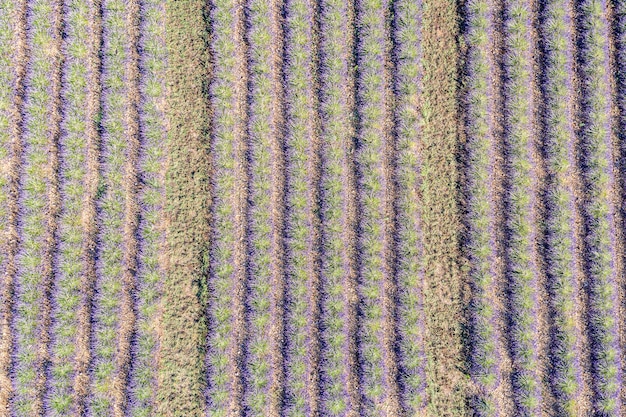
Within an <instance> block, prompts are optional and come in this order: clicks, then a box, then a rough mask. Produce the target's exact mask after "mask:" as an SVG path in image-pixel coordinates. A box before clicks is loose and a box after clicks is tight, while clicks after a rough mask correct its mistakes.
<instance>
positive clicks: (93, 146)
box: [74, 0, 102, 416]
mask: <svg viewBox="0 0 626 417" xmlns="http://www.w3.org/2000/svg"><path fill="white" fill-rule="evenodd" d="M89 23H90V37H89V41H88V42H89V43H88V44H89V46H88V48H89V51H88V57H89V58H88V68H87V71H88V79H87V89H88V92H87V103H86V107H87V120H86V129H85V130H86V136H87V138H86V139H87V146H88V149H87V176H86V180H85V190H86V192H85V205H84V209H83V213H82V223H83V233H84V240H83V247H82V256H83V262H84V270H83V274H82V275H81V282H80V288H81V302H80V307H79V311H78V330H77V336H76V357H75V362H76V364H75V366H76V368H75V372H76V373H75V375H74V397H75V402H74V404H75V410H74V412H75V413H76V414H77V415H81V416H82V415H84V414H85V413H86V411H87V407H88V402H89V385H90V382H89V381H90V376H89V367H90V365H91V360H92V352H91V339H92V328H91V319H92V312H93V296H94V286H95V283H96V249H97V248H96V245H97V243H96V241H97V233H98V225H97V223H96V215H97V213H96V196H97V193H98V180H99V177H100V161H99V158H100V143H101V138H100V130H99V128H100V126H99V122H98V118H99V114H100V109H101V95H102V84H101V59H100V50H101V47H102V5H101V0H93V1H91V2H90V4H89Z"/></svg>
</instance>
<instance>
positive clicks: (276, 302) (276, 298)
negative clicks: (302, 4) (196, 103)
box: [267, 0, 286, 417]
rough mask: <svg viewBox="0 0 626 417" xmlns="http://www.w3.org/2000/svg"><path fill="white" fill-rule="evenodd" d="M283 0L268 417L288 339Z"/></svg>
mask: <svg viewBox="0 0 626 417" xmlns="http://www.w3.org/2000/svg"><path fill="white" fill-rule="evenodd" d="M281 3H282V2H281V0H272V3H271V4H272V24H271V30H272V34H273V36H274V39H275V42H274V47H273V48H272V56H271V68H272V69H271V71H272V84H273V85H272V88H273V95H272V99H273V100H272V101H273V103H272V121H271V124H272V126H273V131H274V134H273V135H272V142H271V153H272V171H273V174H272V188H271V196H272V202H271V218H272V239H271V240H272V243H271V245H272V246H271V261H270V265H271V267H272V278H271V283H272V296H271V298H272V301H271V306H270V317H271V318H270V334H269V337H270V369H271V375H272V376H271V379H270V387H269V393H270V398H269V399H268V414H267V415H268V417H279V416H280V415H281V407H282V400H283V392H284V378H285V372H284V366H283V354H282V347H283V343H284V339H285V338H284V336H285V334H284V332H285V321H284V302H285V277H286V275H285V239H284V237H285V206H286V205H285V195H286V194H285V192H286V190H285V184H286V179H285V176H286V174H285V172H286V171H285V154H284V152H283V150H284V138H285V129H284V126H285V120H284V116H285V91H284V86H283V69H284V64H283V57H284V46H283V42H284V29H283V28H284V26H283V18H282V6H281Z"/></svg>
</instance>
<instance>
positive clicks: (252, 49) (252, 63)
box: [243, 0, 285, 417]
mask: <svg viewBox="0 0 626 417" xmlns="http://www.w3.org/2000/svg"><path fill="white" fill-rule="evenodd" d="M246 26H247V28H248V30H247V33H246V41H247V44H248V51H249V52H248V63H247V68H248V71H249V74H250V75H249V79H248V102H249V106H250V108H249V110H248V118H249V119H248V126H247V132H246V133H247V136H248V139H247V141H248V155H249V160H250V165H249V172H250V173H249V175H250V177H249V178H250V179H249V183H248V187H249V193H250V196H249V201H250V206H249V211H248V226H247V228H248V233H247V236H246V238H247V241H248V254H249V259H248V261H247V264H248V268H249V269H248V270H247V271H246V274H248V277H249V280H248V283H247V287H248V288H247V290H248V292H247V294H246V311H247V319H246V323H245V326H246V329H247V334H246V352H245V361H244V363H243V367H244V369H245V371H244V383H245V386H246V388H245V394H244V399H243V401H244V404H245V406H246V415H250V416H268V417H278V416H279V415H280V414H281V404H282V399H283V362H282V361H283V358H282V345H283V326H284V323H283V300H284V291H285V283H284V276H285V275H284V264H283V262H284V241H283V230H284V188H285V172H284V155H283V132H284V126H283V120H282V118H283V87H282V84H281V81H282V80H281V75H282V74H281V65H282V53H283V46H282V42H283V38H282V37H283V33H282V18H281V10H280V4H279V2H278V1H277V0H274V1H271V2H268V1H266V0H249V1H248V3H247V5H246Z"/></svg>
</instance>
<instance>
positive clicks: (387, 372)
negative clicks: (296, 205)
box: [382, 1, 402, 416]
mask: <svg viewBox="0 0 626 417" xmlns="http://www.w3.org/2000/svg"><path fill="white" fill-rule="evenodd" d="M392 7H393V2H392V1H389V2H388V4H387V6H386V7H385V33H386V35H387V36H386V42H385V47H384V56H385V63H384V65H383V71H384V72H383V80H384V81H383V82H384V96H383V100H384V106H385V110H384V125H383V131H384V139H383V140H384V155H383V181H382V182H383V187H384V189H385V200H384V203H383V204H384V207H383V208H384V226H383V227H384V230H385V233H384V238H383V254H382V255H383V260H382V270H383V282H382V286H383V291H382V295H383V296H382V308H383V320H384V321H383V326H384V328H383V340H382V345H383V358H384V363H383V365H384V376H383V379H384V381H385V385H387V390H388V391H387V392H386V393H385V404H383V408H382V409H383V410H384V412H385V413H386V415H388V416H398V415H400V414H401V410H402V408H401V406H400V388H399V386H398V358H397V355H396V349H395V344H396V339H397V329H396V303H395V300H396V299H397V292H398V288H397V283H396V280H395V276H396V272H395V258H396V254H397V241H396V239H394V237H395V235H396V222H395V219H396V210H395V207H394V202H395V201H396V200H397V190H396V183H395V181H394V173H395V159H394V157H395V155H396V140H395V136H394V132H393V128H394V109H395V106H396V101H395V95H394V93H393V72H392V71H393V62H392V51H393V44H392V41H391V39H392V37H391V34H392V30H393V29H392V27H391V18H392V16H393V15H392Z"/></svg>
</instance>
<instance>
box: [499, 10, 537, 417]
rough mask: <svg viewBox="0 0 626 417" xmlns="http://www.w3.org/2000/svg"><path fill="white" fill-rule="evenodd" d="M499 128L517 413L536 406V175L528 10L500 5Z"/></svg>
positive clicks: (528, 411)
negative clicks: (501, 73)
mask: <svg viewBox="0 0 626 417" xmlns="http://www.w3.org/2000/svg"><path fill="white" fill-rule="evenodd" d="M504 13H505V20H504V28H505V29H504V30H505V51H504V54H505V55H504V72H505V77H506V79H505V81H504V102H505V109H504V128H505V132H504V133H505V146H506V154H507V161H506V164H507V168H506V170H507V174H508V175H507V182H508V184H507V185H508V187H507V195H506V201H507V207H506V210H507V212H506V219H507V220H506V223H507V226H506V230H507V235H508V236H507V238H508V239H507V252H506V253H507V275H508V276H509V280H510V281H509V282H510V284H509V292H510V300H509V303H510V310H509V311H508V314H509V317H510V318H509V320H510V328H511V335H510V337H511V342H510V346H511V347H510V349H511V356H512V361H513V390H514V393H513V396H514V398H513V400H514V402H515V405H516V407H517V410H518V411H517V412H518V413H519V414H520V415H535V414H537V413H538V412H539V410H540V407H541V376H540V374H539V369H540V363H539V355H540V352H539V343H540V342H541V341H540V339H539V303H540V302H541V301H540V299H539V297H540V288H539V280H540V273H541V272H540V271H539V267H540V265H539V258H538V242H539V230H538V226H539V218H538V187H539V186H538V176H539V174H538V171H537V160H536V159H537V152H536V146H537V145H536V143H535V138H536V135H535V130H534V114H533V113H534V108H533V106H534V105H536V100H535V98H534V96H533V82H534V81H533V55H532V48H534V46H535V45H533V44H532V42H533V37H532V36H529V33H532V30H533V27H532V19H533V15H532V14H533V10H532V6H531V4H530V2H527V1H524V0H520V1H507V2H505V12H504Z"/></svg>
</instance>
